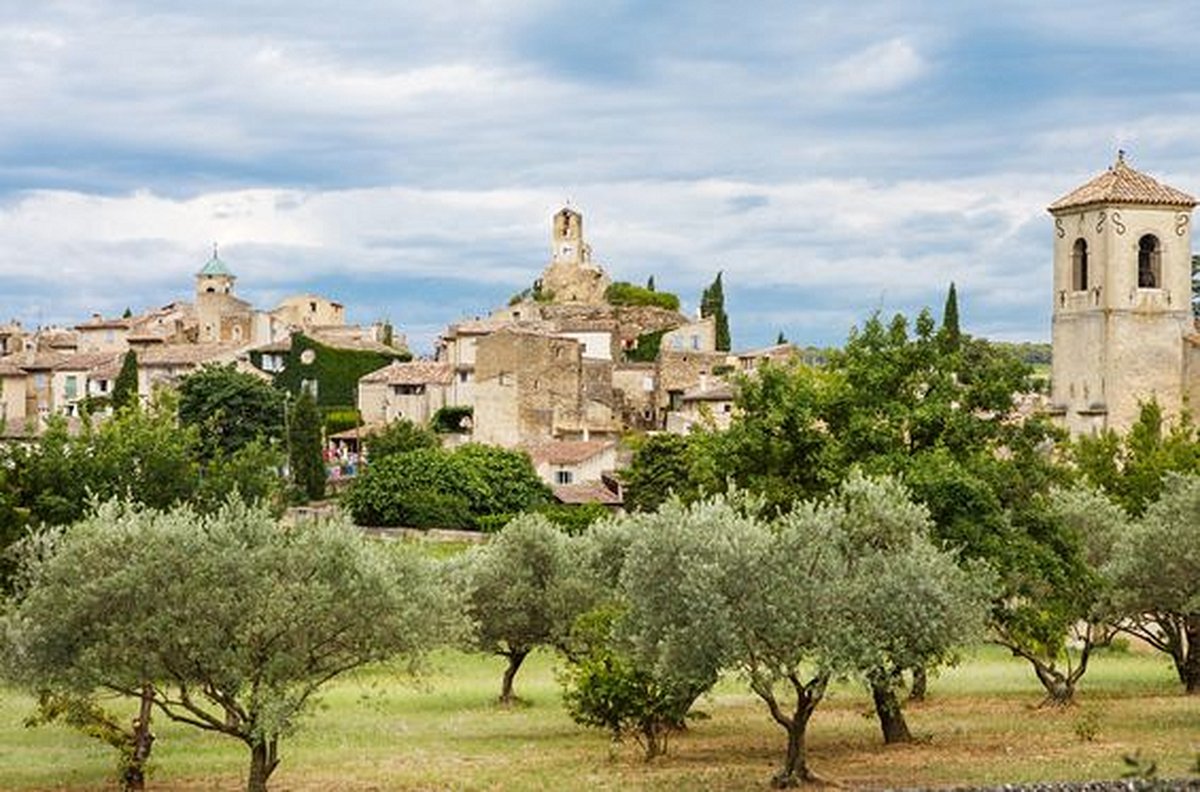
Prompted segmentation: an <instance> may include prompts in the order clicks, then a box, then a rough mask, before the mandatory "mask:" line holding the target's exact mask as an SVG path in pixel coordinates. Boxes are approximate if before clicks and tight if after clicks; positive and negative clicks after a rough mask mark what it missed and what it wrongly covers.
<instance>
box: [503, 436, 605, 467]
mask: <svg viewBox="0 0 1200 792" xmlns="http://www.w3.org/2000/svg"><path fill="white" fill-rule="evenodd" d="M615 445H616V443H614V442H613V441H612V440H550V441H548V442H545V443H537V444H536V445H531V446H529V447H528V448H526V449H525V450H526V451H527V452H528V453H529V458H530V459H532V460H533V464H535V465H539V464H547V465H577V464H579V463H580V462H586V461H587V460H589V459H591V458H592V457H594V456H596V455H598V454H601V453H603V452H604V451H607V450H608V449H609V448H612V447H613V446H615Z"/></svg>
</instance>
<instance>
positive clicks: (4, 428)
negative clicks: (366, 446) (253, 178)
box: [0, 208, 795, 503]
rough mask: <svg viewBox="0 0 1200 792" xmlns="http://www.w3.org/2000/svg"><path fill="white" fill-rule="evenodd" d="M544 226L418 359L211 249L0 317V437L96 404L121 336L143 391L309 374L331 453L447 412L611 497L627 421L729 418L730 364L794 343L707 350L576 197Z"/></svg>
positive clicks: (457, 429)
mask: <svg viewBox="0 0 1200 792" xmlns="http://www.w3.org/2000/svg"><path fill="white" fill-rule="evenodd" d="M550 237H551V256H550V261H549V263H548V264H547V265H546V267H545V269H544V271H543V272H542V273H541V276H540V277H539V278H538V279H537V280H536V281H535V282H534V284H533V286H532V287H531V288H529V289H527V290H525V291H524V292H522V293H521V294H518V295H516V296H514V297H513V299H512V300H510V301H509V303H508V304H507V305H503V306H499V307H497V308H495V309H494V310H492V311H491V312H490V313H489V314H488V315H486V316H483V317H480V318H477V319H472V320H470V321H462V322H456V323H453V324H450V325H449V326H448V327H446V329H445V331H444V332H443V333H442V334H441V336H440V338H439V339H438V341H437V345H436V350H435V353H434V355H433V356H432V357H431V358H429V359H414V358H413V356H412V355H411V354H410V352H409V350H408V348H407V345H406V341H405V337H404V336H403V335H402V334H400V333H397V332H395V330H394V329H393V328H392V327H390V326H389V325H387V324H384V323H379V324H375V325H371V326H357V325H349V324H347V323H346V319H345V317H346V311H345V306H344V305H342V304H341V303H339V302H336V301H334V300H331V299H328V298H326V297H323V296H320V295H315V294H299V295H295V296H292V297H289V298H287V299H285V300H283V301H282V302H281V303H280V304H279V305H278V306H276V307H274V308H272V309H270V310H262V309H259V308H256V307H254V306H253V305H251V304H250V303H248V302H246V301H245V300H242V299H240V298H239V297H237V295H236V288H235V287H236V283H237V276H236V275H235V273H234V271H233V268H231V266H230V265H229V264H228V263H227V262H226V261H224V260H223V259H222V258H221V257H220V256H219V252H218V251H217V250H216V249H215V248H214V250H213V254H212V257H211V258H210V259H209V260H208V261H207V262H206V263H204V264H203V266H201V267H200V269H199V270H198V271H197V272H196V275H195V282H194V284H193V295H192V298H191V301H190V302H189V301H182V300H181V301H177V302H172V303H170V304H168V305H165V306H163V307H161V308H158V309H155V310H151V311H147V312H145V313H142V314H132V313H130V314H129V315H126V316H122V317H115V318H109V317H104V316H100V315H94V316H92V317H91V318H90V319H87V320H85V321H82V322H80V323H79V324H77V325H75V326H74V327H65V328H64V327H54V328H38V329H36V330H30V331H26V330H25V329H24V328H22V327H21V326H20V324H19V323H16V322H13V323H10V324H7V325H0V437H4V438H8V439H20V438H31V437H33V436H36V435H37V434H39V433H40V432H41V431H43V430H44V428H45V426H46V424H47V421H48V420H49V419H50V418H51V416H56V415H59V416H65V417H66V418H67V419H68V422H69V423H70V424H71V425H72V426H78V425H79V423H80V422H81V421H82V420H85V416H88V415H91V416H96V415H99V416H102V415H103V413H104V412H105V410H106V409H107V399H108V397H109V395H110V394H111V393H112V389H113V387H114V382H115V380H116V378H117V376H118V373H119V371H120V369H121V366H122V363H123V361H124V359H125V357H126V355H127V354H128V353H130V352H132V353H133V354H134V356H135V357H136V360H137V370H138V384H137V388H138V395H139V397H140V398H141V399H142V400H143V401H148V400H149V399H150V398H151V395H152V393H153V392H154V391H155V389H156V388H159V387H163V386H171V385H173V384H175V383H177V382H178V381H179V380H180V379H181V378H182V377H185V376H187V375H188V374H190V373H192V372H194V371H196V370H198V369H199V368H201V367H203V366H205V365H209V364H217V365H233V366H235V367H236V368H238V369H239V370H241V371H246V372H251V373H253V374H254V375H256V376H259V377H261V378H263V379H264V380H268V381H273V382H275V383H276V384H278V385H280V386H282V387H284V388H285V389H287V390H289V391H291V392H299V391H300V390H306V391H308V392H309V393H311V394H312V396H313V397H314V398H315V400H316V401H317V403H318V405H319V406H320V407H321V408H322V409H323V411H324V412H325V414H326V416H330V415H340V416H341V417H342V418H343V421H342V423H344V424H348V425H347V426H345V428H342V429H341V431H331V432H329V436H328V443H329V446H330V448H331V449H333V450H336V451H337V452H340V454H341V457H342V458H343V459H345V458H347V457H349V458H352V459H353V458H356V457H357V455H358V452H359V450H360V445H361V440H362V438H363V437H365V436H367V435H369V434H370V433H371V432H373V431H377V430H379V429H380V428H381V427H383V426H385V425H387V424H390V423H392V422H394V421H397V420H401V419H407V420H410V421H412V422H414V423H417V424H426V423H428V422H430V421H431V420H433V419H434V418H435V417H438V418H439V419H442V420H445V418H446V416H451V417H452V419H453V421H454V426H452V427H450V428H451V429H452V431H451V432H450V433H449V442H452V443H453V442H465V441H475V442H482V443H488V444H492V445H498V446H501V447H505V448H515V449H523V450H525V451H527V452H528V453H529V454H530V456H531V458H532V459H533V461H534V464H535V467H536V468H537V469H538V471H539V473H540V474H541V475H542V477H543V479H544V480H545V481H546V483H548V484H550V485H552V486H554V487H556V488H557V494H558V495H559V496H560V498H561V499H562V500H564V501H567V502H578V501H584V502H605V503H619V494H618V490H619V487H618V486H617V484H616V482H615V480H614V478H613V477H611V476H610V475H608V474H610V473H611V472H612V471H613V470H614V469H615V468H617V467H618V466H619V464H620V460H619V459H618V443H617V439H618V437H619V436H620V435H621V434H622V433H623V432H627V431H629V430H667V431H672V432H687V431H688V429H689V428H690V427H691V426H692V425H693V424H695V423H696V422H699V421H706V422H709V423H710V424H711V425H713V426H716V427H724V426H726V425H727V424H728V421H729V420H730V417H731V414H732V411H733V399H734V390H733V386H732V384H731V378H730V377H729V375H730V374H732V373H734V372H741V373H745V372H749V371H753V370H754V369H755V367H756V366H758V365H759V364H760V363H761V362H762V361H764V360H783V359H786V358H788V357H790V356H791V355H792V354H793V352H794V351H795V350H794V348H793V347H792V346H791V345H790V344H779V345H776V346H772V347H768V348H765V349H756V350H747V351H743V352H737V353H734V352H730V351H729V350H727V349H720V348H718V347H719V346H720V345H721V344H719V339H718V335H719V333H718V317H717V316H713V315H710V316H705V317H688V316H685V315H684V314H682V313H680V312H679V310H678V299H677V298H676V297H675V296H674V295H670V294H667V293H659V292H655V291H653V290H652V287H651V288H642V287H636V286H632V285H630V284H621V283H618V284H615V285H614V284H613V282H612V281H611V279H610V278H609V275H608V274H607V273H606V271H605V270H604V268H603V267H601V266H600V265H599V264H597V263H595V262H594V261H593V259H592V252H591V247H590V246H589V245H588V243H587V241H586V238H585V236H584V230H583V216H582V215H581V214H580V213H579V212H577V211H575V210H573V209H571V208H564V209H562V210H561V211H559V212H556V213H555V214H554V215H553V217H552V222H551V234H550ZM348 414H349V415H353V418H350V419H348V420H346V419H345V416H346V415H348ZM327 427H329V428H330V429H336V428H338V427H337V425H336V422H335V423H334V424H330V423H328V422H327Z"/></svg>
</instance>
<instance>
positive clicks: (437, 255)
mask: <svg viewBox="0 0 1200 792" xmlns="http://www.w3.org/2000/svg"><path fill="white" fill-rule="evenodd" d="M1198 16H1200V9H1197V8H1196V6H1195V4H1194V3H1191V2H1169V1H1165V0H1160V1H1159V2H1155V3H1142V4H1133V3H1128V2H1121V3H1117V2H1106V1H1105V0H1099V1H1096V2H1088V3H1071V2H1055V3H1045V2H1037V1H1035V2H1020V1H1014V2H977V3H973V2H962V3H944V2H913V1H911V0H882V1H880V2H874V1H873V0H860V1H859V2H855V3H846V2H843V1H841V0H839V1H838V2H824V0H805V1H804V2H796V0H782V1H780V2H775V0H761V1H760V2H751V3H729V2H705V1H704V0H688V1H687V2H670V1H668V0H655V2H632V0H631V1H630V2H607V1H606V0H590V1H589V2H586V3H580V2H550V1H548V0H547V1H546V2H539V1H537V0H531V1H530V2H523V1H522V0H508V1H500V0H459V2H455V3H436V4H435V3H427V2H403V1H401V0H362V1H361V2H353V1H351V0H347V2H342V3H330V2H328V0H286V1H285V0H262V1H260V2H254V3H247V2H244V1H243V0H209V1H208V2H205V3H193V2H187V3H184V2H177V0H69V1H67V2H56V1H55V0H39V1H38V2H32V3H31V2H27V0H0V106H3V108H4V111H3V112H2V113H0V322H3V321H6V320H8V319H9V318H15V319H18V320H20V321H22V322H23V323H24V324H25V325H26V326H29V327H33V326H37V325H39V324H40V325H50V324H65V325H72V324H75V323H77V322H80V321H83V320H85V319H87V318H88V317H89V316H90V315H91V314H92V313H93V312H99V313H102V314H104V315H106V316H109V315H115V314H119V313H120V312H121V311H123V310H124V309H125V308H126V307H130V308H132V309H133V310H135V311H141V310H145V309H148V308H152V307H155V306H159V305H163V304H165V303H167V302H170V301H172V300H176V299H189V298H190V296H191V293H192V289H193V279H192V276H193V275H194V274H195V272H196V271H197V270H199V269H200V268H201V267H202V266H203V265H204V262H205V261H206V260H207V259H208V257H209V256H210V255H211V253H212V246H213V244H214V243H215V244H218V245H219V246H220V247H219V250H220V256H221V258H222V259H223V260H224V261H225V262H226V263H227V264H228V265H229V266H230V268H231V269H232V270H233V271H234V272H235V273H236V274H237V276H238V281H237V293H238V294H239V295H240V296H242V297H244V298H246V299H248V300H250V301H251V302H253V303H255V304H256V305H258V306H259V307H264V308H267V307H272V306H274V305H275V304H276V303H277V302H278V301H279V300H280V299H281V298H282V297H284V296H286V295H288V294H293V293H297V292H317V293H320V294H323V295H325V296H328V297H330V298H332V299H335V300H338V301H341V302H343V303H344V304H345V305H346V308H347V313H348V318H349V320H350V321H352V322H362V323H369V322H372V321H376V320H382V319H386V320H388V321H391V322H392V323H393V324H394V325H395V327H396V328H397V330H398V331H399V332H403V333H406V334H407V335H408V337H409V339H410V341H411V343H412V345H413V347H414V349H415V350H416V351H417V352H429V351H430V349H431V345H432V341H433V339H434V338H435V337H436V335H437V334H438V333H439V332H440V331H441V330H442V329H443V328H444V327H445V326H446V325H447V324H448V323H451V322H455V321H459V320H461V319H463V318H467V317H473V316H478V315H485V314H486V313H487V312H488V311H489V310H490V309H492V308H494V307H497V306H499V305H503V304H504V303H506V302H507V300H508V298H509V297H510V296H511V295H512V294H514V293H516V292H518V291H520V290H522V289H523V288H525V287H527V286H529V285H530V283H531V282H532V281H533V280H534V279H535V278H537V277H538V276H539V274H540V273H541V270H542V269H543V268H544V267H545V265H546V264H547V262H548V261H549V257H550V223H551V215H552V214H553V213H554V212H555V211H556V210H557V209H558V208H560V207H561V206H563V205H564V204H567V203H568V202H569V204H570V205H571V206H572V207H574V208H575V209H576V210H578V211H580V212H582V213H583V216H584V231H585V235H586V238H587V241H588V242H589V243H590V245H591V247H592V250H593V257H594V260H595V261H596V262H598V263H600V264H601V265H602V266H603V267H605V269H606V270H607V271H608V272H609V273H610V275H611V276H612V277H613V279H614V280H629V281H632V282H635V283H644V282H645V281H646V279H647V278H648V277H649V276H651V275H653V276H654V278H655V283H656V285H657V287H658V288H659V289H660V290H668V291H673V292H675V293H677V294H679V296H680V297H681V299H682V301H683V305H684V308H685V310H687V311H689V312H694V311H695V309H696V307H697V305H698V303H699V297H700V293H701V291H702V290H703V288H704V287H705V286H706V285H707V284H708V283H709V282H711V281H712V279H713V278H714V276H715V275H716V274H717V272H722V273H723V284H724V288H725V295H726V308H727V310H728V312H729V314H730V317H731V326H732V332H733V341H734V346H735V347H736V348H749V347H755V346H761V345H766V344H770V343H773V342H774V340H775V339H776V337H777V335H778V334H779V333H780V332H782V333H784V335H785V336H786V337H787V338H788V340H790V341H793V342H796V343H800V344H813V345H818V346H824V345H833V344H839V343H841V342H842V341H844V340H845V338H846V335H847V333H848V332H849V330H850V328H851V327H852V326H853V325H855V324H861V323H862V322H863V321H865V320H866V319H867V318H869V317H870V316H871V315H872V313H873V312H875V311H881V312H883V314H885V315H887V316H890V315H891V314H893V313H896V312H903V313H906V314H910V315H911V314H913V313H915V312H916V311H918V310H920V309H921V308H922V307H924V306H929V307H931V308H932V309H933V310H934V313H935V314H939V313H940V311H941V306H942V304H943V300H944V297H945V293H946V289H947V287H948V285H949V284H950V282H952V281H953V282H955V283H956V285H957V291H958V295H959V305H960V314H961V315H962V322H963V327H964V329H965V330H966V331H967V332H970V333H972V334H975V335H981V336H987V337H989V338H993V339H999V340H1029V341H1046V340H1048V339H1049V334H1050V302H1051V287H1050V256H1051V229H1052V223H1051V219H1050V217H1049V215H1048V214H1047V213H1046V211H1045V207H1046V206H1047V205H1048V204H1049V203H1051V202H1052V201H1053V200H1055V199H1056V198H1058V197H1059V196H1061V195H1063V194H1065V193H1067V192H1069V191H1070V190H1071V189H1073V188H1075V187H1076V186H1078V185H1080V184H1082V183H1083V182H1085V181H1087V180H1088V179H1090V178H1092V177H1093V176H1095V175H1097V174H1098V173H1100V172H1102V171H1103V170H1104V169H1106V168H1107V167H1108V166H1109V165H1111V164H1112V162H1113V161H1114V159H1115V157H1116V152H1117V150H1118V149H1124V150H1125V151H1126V152H1127V160H1128V161H1129V162H1130V164H1132V165H1133V167H1135V168H1138V169H1139V170H1142V171H1144V172H1147V173H1149V174H1151V175H1153V176H1154V177H1156V178H1158V179H1160V180H1162V181H1164V182H1166V183H1168V184H1170V185H1172V186H1174V187H1177V188H1179V189H1182V190H1184V191H1186V192H1191V193H1193V194H1195V193H1200V82H1198V81H1197V80H1198V78H1200V69H1198V68H1197V65H1196V61H1195V56H1194V51H1195V31H1196V29H1197V27H1198V23H1200V19H1198Z"/></svg>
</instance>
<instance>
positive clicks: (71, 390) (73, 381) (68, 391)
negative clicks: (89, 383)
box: [63, 374, 79, 399]
mask: <svg viewBox="0 0 1200 792" xmlns="http://www.w3.org/2000/svg"><path fill="white" fill-rule="evenodd" d="M63 391H64V395H65V396H66V397H67V398H68V399H74V398H75V397H76V396H78V395H79V380H78V378H77V377H76V376H75V375H74V374H70V375H68V376H67V380H66V382H65V383H64V385H63Z"/></svg>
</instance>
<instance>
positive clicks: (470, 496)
mask: <svg viewBox="0 0 1200 792" xmlns="http://www.w3.org/2000/svg"><path fill="white" fill-rule="evenodd" d="M450 459H451V461H452V463H453V464H454V465H455V466H456V467H458V468H459V469H460V470H461V471H462V474H463V478H467V477H469V476H474V477H475V478H477V479H478V481H479V483H480V484H481V485H482V486H480V487H479V488H477V489H476V488H472V489H470V490H468V491H467V492H466V495H467V501H468V503H469V504H470V507H471V511H472V512H473V513H474V514H475V515H477V516H482V515H485V514H491V515H497V514H510V515H517V514H520V513H521V512H523V511H528V510H532V509H536V508H538V507H540V506H542V505H543V504H545V503H547V502H549V500H550V495H551V493H550V488H549V487H547V486H546V484H545V483H544V482H543V481H542V480H541V478H540V477H539V476H538V474H537V471H536V470H534V467H533V461H532V460H530V458H529V454H527V453H525V452H524V451H518V450H513V449H509V448H500V447H499V446H492V445H485V444H483V443H466V444H464V445H461V446H459V447H458V448H456V449H454V451H453V452H451V454H450Z"/></svg>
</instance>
